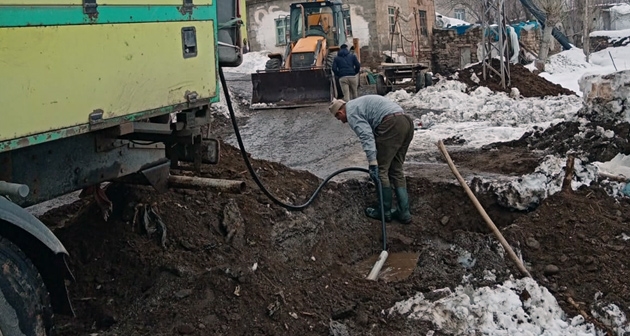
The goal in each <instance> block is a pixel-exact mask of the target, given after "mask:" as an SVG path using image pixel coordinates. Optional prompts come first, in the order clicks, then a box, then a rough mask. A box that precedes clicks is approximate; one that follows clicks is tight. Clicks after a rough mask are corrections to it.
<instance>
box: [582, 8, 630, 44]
mask: <svg viewBox="0 0 630 336" xmlns="http://www.w3.org/2000/svg"><path fill="white" fill-rule="evenodd" d="M628 7H629V8H630V5H628ZM589 36H591V37H594V36H606V37H610V38H622V37H627V36H630V29H622V30H596V31H593V32H591V34H590V35H589Z"/></svg>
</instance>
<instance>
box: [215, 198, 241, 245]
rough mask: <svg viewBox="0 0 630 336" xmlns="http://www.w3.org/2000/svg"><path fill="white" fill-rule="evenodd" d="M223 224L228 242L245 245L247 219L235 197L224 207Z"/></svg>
mask: <svg viewBox="0 0 630 336" xmlns="http://www.w3.org/2000/svg"><path fill="white" fill-rule="evenodd" d="M221 226H222V228H223V230H225V232H226V236H225V242H226V243H228V244H232V243H233V244H234V245H235V246H238V247H240V246H243V237H244V235H245V233H244V232H243V230H244V228H245V221H244V220H243V216H242V215H241V211H240V210H239V208H238V204H236V201H235V200H234V199H230V200H228V202H227V204H226V205H225V208H223V221H222V222H221Z"/></svg>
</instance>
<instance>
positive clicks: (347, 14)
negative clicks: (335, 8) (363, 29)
mask: <svg viewBox="0 0 630 336" xmlns="http://www.w3.org/2000/svg"><path fill="white" fill-rule="evenodd" d="M343 21H344V23H345V24H346V36H352V21H351V20H350V9H344V10H343Z"/></svg>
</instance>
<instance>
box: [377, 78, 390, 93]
mask: <svg viewBox="0 0 630 336" xmlns="http://www.w3.org/2000/svg"><path fill="white" fill-rule="evenodd" d="M388 92H389V88H388V87H387V85H386V84H385V77H383V75H376V93H378V94H380V95H381V96H384V95H386V94H387V93H388Z"/></svg>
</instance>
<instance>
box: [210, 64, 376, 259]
mask: <svg viewBox="0 0 630 336" xmlns="http://www.w3.org/2000/svg"><path fill="white" fill-rule="evenodd" d="M219 78H220V79H221V86H223V93H224V94H225V103H226V104H227V108H228V111H229V112H230V119H231V121H232V127H233V128H234V134H235V135H236V140H237V142H238V147H239V148H240V150H241V156H243V160H244V161H245V165H246V166H247V170H248V171H249V173H250V175H251V176H252V178H253V179H254V182H256V184H257V185H258V187H259V188H260V190H262V192H263V193H264V194H265V195H266V196H267V197H268V198H269V199H270V200H272V201H273V202H274V203H275V204H276V205H279V206H281V207H283V208H285V209H288V210H291V211H296V210H304V209H306V208H307V207H308V206H309V205H311V203H313V201H315V198H316V197H317V195H318V194H319V192H320V191H321V190H322V188H323V187H324V185H326V183H328V181H330V179H332V178H333V177H335V176H336V175H339V174H341V173H345V172H348V171H360V172H364V173H369V172H370V171H369V170H368V169H365V168H360V167H349V168H343V169H339V170H337V171H335V172H334V173H332V174H330V175H328V177H326V178H325V179H324V181H323V182H322V183H321V184H320V185H319V186H318V187H317V189H315V192H314V193H313V195H311V197H310V198H309V200H308V201H307V202H306V203H304V204H302V205H292V204H287V203H284V202H282V201H280V200H279V199H277V198H276V197H275V196H274V195H272V194H271V193H270V192H269V190H267V188H265V186H264V185H263V184H262V182H261V181H260V178H258V175H256V172H255V171H254V167H252V164H251V162H250V161H249V158H248V157H247V152H246V151H245V145H244V144H243V139H242V138H241V133H240V132H239V130H238V124H237V123H236V115H235V114H234V107H233V106H232V98H230V92H229V90H228V87H227V82H226V81H225V75H224V74H223V67H219ZM376 188H377V190H378V195H379V198H378V200H379V206H380V209H381V224H382V231H383V251H385V250H387V229H386V224H385V207H384V206H383V186H382V184H381V181H380V179H377V180H376Z"/></svg>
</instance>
